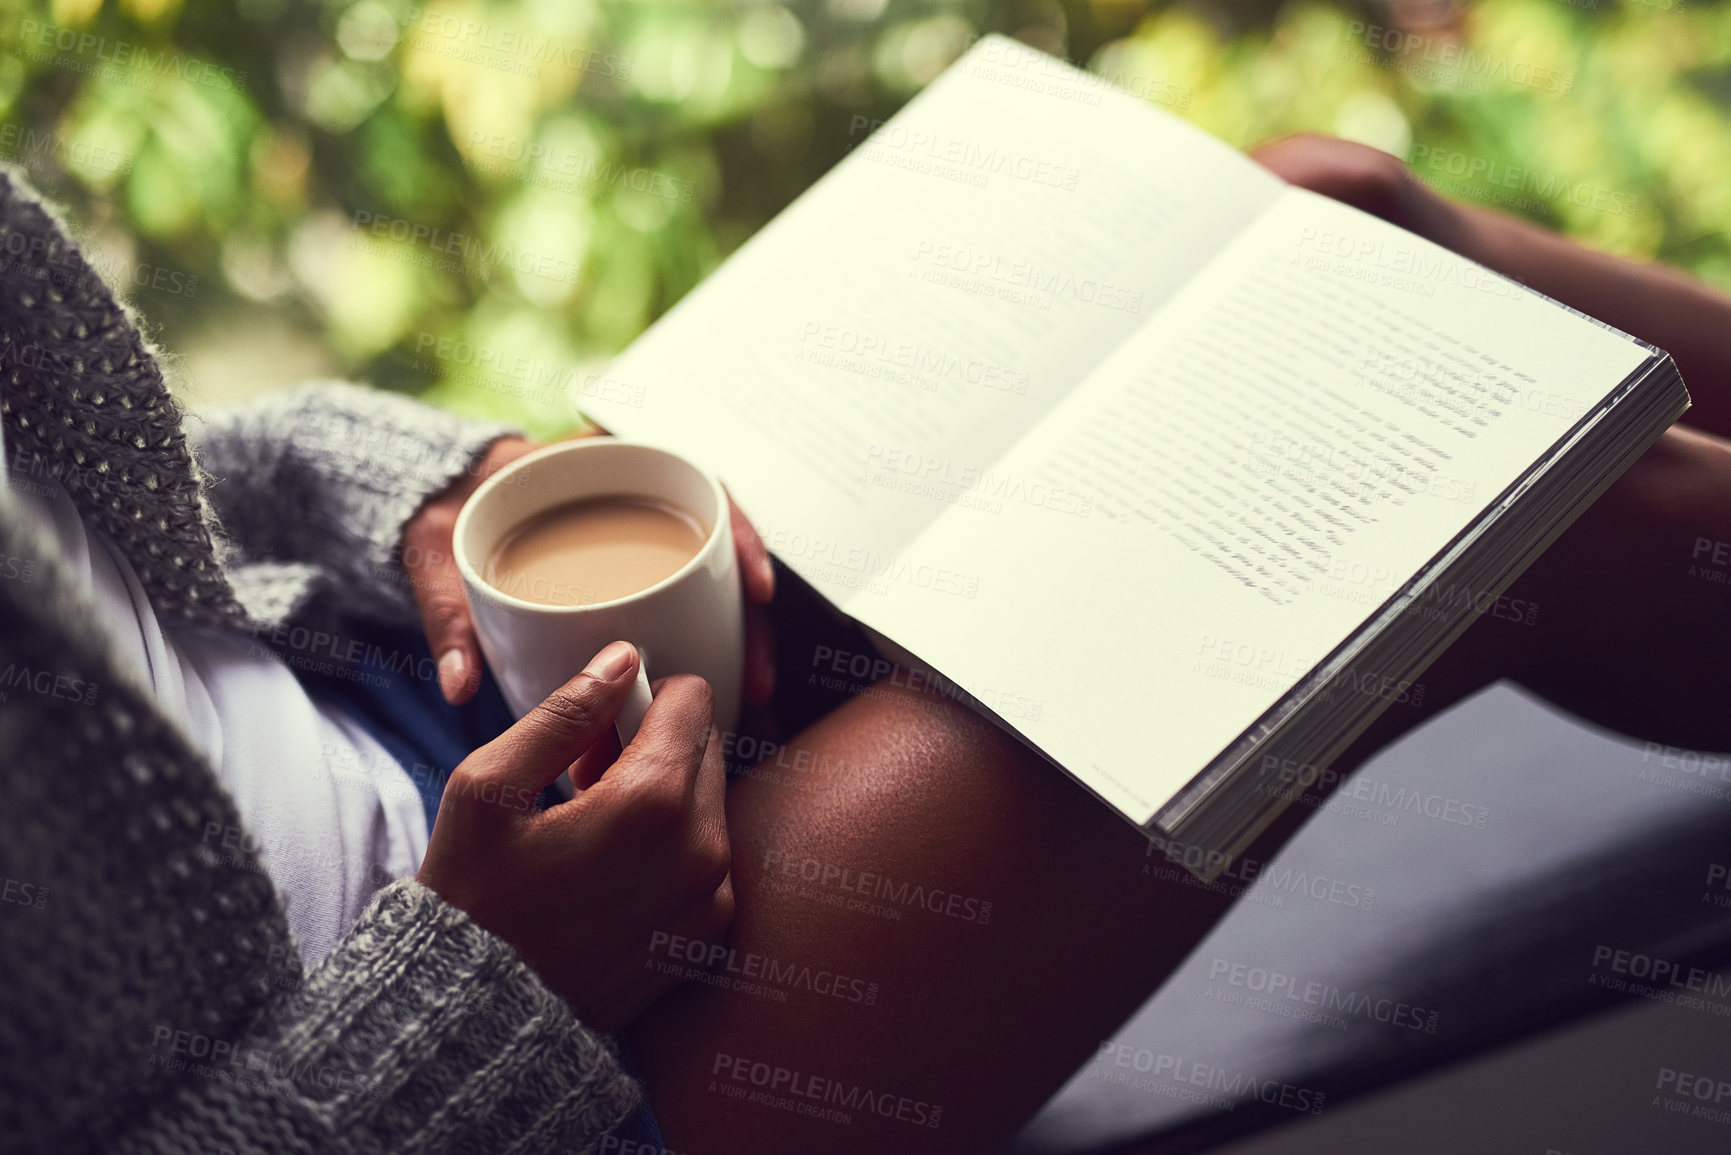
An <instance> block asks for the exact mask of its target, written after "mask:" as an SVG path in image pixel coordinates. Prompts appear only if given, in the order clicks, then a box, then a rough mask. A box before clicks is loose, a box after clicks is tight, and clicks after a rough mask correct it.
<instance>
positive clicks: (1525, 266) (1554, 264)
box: [1432, 204, 1731, 436]
mask: <svg viewBox="0 0 1731 1155" xmlns="http://www.w3.org/2000/svg"><path fill="white" fill-rule="evenodd" d="M1449 209H1450V211H1449V212H1447V213H1446V214H1443V215H1442V217H1441V218H1440V219H1439V224H1438V232H1437V234H1436V235H1434V236H1433V238H1432V239H1434V240H1436V241H1437V242H1438V243H1440V244H1443V245H1446V246H1447V247H1449V248H1451V249H1453V250H1455V251H1456V252H1458V253H1460V254H1461V255H1462V256H1465V257H1469V258H1471V259H1472V260H1475V261H1477V262H1478V263H1480V264H1482V265H1486V266H1488V267H1490V268H1492V269H1495V270H1497V271H1498V272H1500V273H1503V274H1505V275H1506V276H1510V277H1513V278H1514V279H1515V280H1517V281H1520V282H1522V283H1523V284H1525V285H1528V286H1530V287H1532V288H1534V289H1537V290H1538V291H1539V292H1541V293H1544V294H1545V295H1546V296H1549V297H1554V298H1556V299H1557V300H1559V301H1561V302H1563V303H1564V304H1566V305H1569V306H1572V307H1573V308H1576V309H1579V310H1580V311H1581V312H1583V313H1586V314H1587V315H1588V316H1591V317H1597V318H1598V319H1599V320H1601V321H1604V322H1606V323H1607V324H1610V325H1615V326H1616V327H1617V328H1619V329H1622V330H1623V331H1624V332H1627V333H1630V334H1632V335H1634V336H1636V337H1639V338H1641V339H1642V340H1643V341H1647V342H1649V343H1651V344H1654V345H1657V346H1658V347H1659V348H1661V349H1663V350H1665V351H1666V352H1667V353H1670V354H1671V356H1672V357H1673V358H1675V360H1676V362H1677V367H1678V369H1680V370H1681V371H1682V374H1683V381H1684V383H1685V384H1687V385H1688V387H1689V393H1690V396H1691V397H1692V398H1693V399H1694V402H1695V404H1694V408H1692V409H1691V410H1690V411H1689V413H1688V415H1687V416H1685V417H1684V419H1683V420H1684V421H1685V422H1686V423H1687V424H1690V425H1693V426H1695V427H1696V428H1699V429H1705V430H1708V431H1710V432H1713V433H1717V434H1719V435H1721V436H1731V297H1727V296H1725V295H1724V294H1722V293H1720V292H1718V291H1716V290H1714V289H1712V288H1709V287H1708V286H1707V285H1704V284H1702V283H1701V282H1700V281H1697V280H1695V279H1694V278H1692V277H1690V276H1688V275H1687V274H1685V273H1682V272H1680V271H1678V270H1676V269H1672V268H1667V267H1666V266H1663V265H1655V264H1643V263H1639V262H1636V261H1631V260H1627V259H1625V258H1622V257H1616V256H1612V255H1611V254H1609V253H1603V252H1599V251H1597V250H1594V249H1589V248H1586V247H1584V246H1582V245H1580V244H1579V243H1577V242H1575V241H1572V240H1570V239H1568V238H1567V237H1564V236H1561V235H1559V234H1557V233H1553V232H1550V231H1548V230H1546V229H1543V228H1540V227H1538V226H1537V225H1533V224H1529V223H1528V222H1526V221H1522V220H1519V219H1517V218H1515V217H1511V216H1508V215H1506V214H1503V213H1500V212H1495V211H1492V210H1489V209H1482V208H1473V207H1470V206H1466V205H1458V204H1450V206H1449Z"/></svg>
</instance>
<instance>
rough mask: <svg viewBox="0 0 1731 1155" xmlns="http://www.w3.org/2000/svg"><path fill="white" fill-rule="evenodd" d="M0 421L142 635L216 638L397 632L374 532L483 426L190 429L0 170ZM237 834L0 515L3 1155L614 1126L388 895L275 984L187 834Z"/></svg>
mask: <svg viewBox="0 0 1731 1155" xmlns="http://www.w3.org/2000/svg"><path fill="white" fill-rule="evenodd" d="M0 415H3V418H4V423H5V426H4V427H5V442H6V449H7V454H8V457H9V458H10V459H11V461H12V462H13V464H14V466H15V468H17V469H20V470H22V471H23V472H24V475H25V483H26V484H28V483H29V479H31V478H45V477H52V478H54V479H56V480H58V481H59V482H60V483H61V484H62V485H64V486H65V488H66V489H67V491H68V492H69V493H70V494H71V496H72V498H73V500H74V502H75V503H76V504H77V506H78V508H79V511H80V513H81V515H82V517H83V518H84V520H85V523H86V524H87V525H90V526H92V527H94V528H96V529H99V530H101V531H102V532H103V533H105V534H107V535H108V536H109V537H110V538H112V539H113V540H114V542H115V543H116V544H117V545H118V546H119V548H120V549H121V551H122V552H123V553H124V554H125V556H126V557H127V558H128V559H129V561H130V562H131V565H132V567H133V569H134V570H136V571H137V574H138V577H139V580H140V581H141V582H142V584H143V586H144V589H145V590H146V591H147V593H148V595H149V598H150V602H151V606H152V608H153V609H154V610H155V612H156V614H157V616H158V617H159V619H161V620H162V621H163V622H164V624H165V625H171V624H173V623H174V622H177V621H178V622H182V623H190V624H196V625H199V626H202V627H208V628H212V629H223V630H256V629H258V628H259V627H261V626H274V625H277V624H280V623H282V622H284V621H287V620H291V619H297V620H298V618H299V617H304V616H305V615H307V614H309V613H312V612H314V611H316V610H317V609H318V608H319V607H320V606H321V605H328V604H330V603H331V602H332V601H333V600H335V599H336V598H339V597H340V599H341V602H342V606H343V609H344V611H345V612H348V613H364V614H373V615H379V616H382V617H392V618H400V619H405V620H412V616H413V609H412V604H411V602H410V601H409V597H408V594H407V592H406V591H407V589H408V587H407V585H406V584H405V583H404V582H403V581H402V575H401V571H400V570H399V569H397V561H396V559H395V551H396V547H397V542H398V537H399V535H400V532H401V529H402V526H403V524H404V522H405V521H406V520H407V519H408V518H409V517H410V515H411V514H412V513H413V512H414V510H415V509H416V508H417V506H418V505H419V504H420V503H421V502H422V501H423V500H424V499H425V498H426V497H427V496H428V495H429V494H431V493H433V492H436V491H437V490H439V489H440V488H442V487H443V486H445V485H446V484H447V483H448V482H449V481H450V480H451V479H452V478H453V477H454V476H456V475H457V474H458V473H459V472H460V471H461V470H463V469H464V468H465V467H466V466H467V465H468V464H469V462H470V461H471V460H472V459H473V457H474V455H475V454H476V453H477V452H478V451H479V450H481V449H482V448H483V447H484V446H485V445H486V444H487V443H488V442H489V441H490V440H491V439H492V438H494V437H496V436H497V435H498V434H499V433H500V432H501V430H499V429H496V428H487V427H480V426H477V425H474V424H470V423H467V422H463V421H460V420H458V419H457V418H454V417H452V416H450V415H447V414H442V413H439V412H437V411H434V410H431V409H428V408H426V407H423V406H420V405H417V404H415V403H412V402H409V401H406V400H404V399H401V398H396V397H391V396H388V395H384V394H379V393H374V392H370V391H367V390H363V389H358V388H355V387H351V386H338V385H328V386H320V387H314V388H311V389H307V390H302V391H300V392H296V393H293V394H290V395H287V396H283V397H280V398H276V399H272V400H271V401H269V402H267V403H265V404H261V405H257V406H252V407H248V408H245V409H242V410H238V411H235V412H232V413H227V414H223V415H220V416H216V417H212V418H210V419H208V420H207V421H205V422H204V423H202V427H199V426H194V425H193V424H192V423H191V422H189V421H187V419H186V417H185V415H184V414H183V413H182V412H181V410H180V409H179V408H178V407H177V405H176V404H175V402H174V400H173V399H172V398H171V396H170V394H169V392H168V390H167V389H166V388H165V386H164V382H163V366H162V362H161V360H160V359H159V358H158V357H157V356H156V354H155V352H154V351H153V350H152V348H151V347H150V346H149V345H148V343H147V342H146V341H145V340H144V339H143V338H142V337H141V335H140V333H139V330H138V327H137V325H136V324H135V322H134V319H133V318H132V317H131V315H130V314H129V313H128V312H127V311H126V310H125V309H124V308H123V307H122V306H121V305H120V304H119V303H117V299H116V297H115V295H114V294H113V293H112V292H111V291H110V290H109V288H108V286H107V285H105V284H104V282H103V281H102V279H101V277H100V276H99V275H97V274H96V273H95V272H94V271H93V269H92V268H91V266H90V265H89V264H88V263H87V262H86V261H85V259H84V257H83V256H82V255H81V253H80V251H79V250H78V248H77V246H76V245H74V244H73V243H72V241H70V240H69V239H68V235H67V232H66V229H65V227H64V226H63V225H62V224H61V223H60V221H59V220H58V219H57V218H56V216H55V215H54V214H53V213H52V212H51V211H50V210H48V209H47V208H46V207H44V206H43V205H42V203H41V202H40V201H39V199H38V198H37V197H36V196H35V195H34V194H33V193H32V192H31V191H30V190H29V189H28V188H27V187H26V186H25V184H24V182H23V181H22V180H21V179H20V178H19V177H18V175H17V174H16V173H5V174H0ZM393 579H394V580H393ZM282 770H283V773H294V772H295V770H296V768H295V767H292V766H285V767H283V768H282ZM239 822H240V819H239V817H238V815H237V813H236V811H235V807H234V805H233V803H232V802H231V801H230V799H229V797H228V796H227V795H226V794H225V793H224V791H223V789H222V787H221V785H220V784H219V783H218V781H217V779H216V776H215V774H214V772H213V771H212V769H211V767H210V766H209V765H207V764H206V763H205V762H203V761H202V760H201V758H200V757H199V756H198V755H197V754H196V753H194V751H193V750H192V749H191V748H190V747H189V746H188V744H187V743H186V741H185V740H184V739H183V738H182V737H181V735H180V734H179V732H178V731H177V730H176V729H175V728H174V727H173V726H172V725H171V724H170V723H169V722H168V721H167V720H166V719H165V718H164V717H163V716H161V715H160V714H159V713H158V712H157V710H156V709H155V707H154V705H153V703H152V700H151V696H150V694H149V692H148V690H147V689H145V688H144V687H142V686H139V685H137V684H135V683H134V682H132V681H130V680H129V679H128V678H127V677H125V676H123V674H122V673H121V667H120V666H119V664H118V663H117V662H116V661H115V660H114V659H113V657H112V656H111V654H110V651H109V648H108V646H107V644H106V642H105V640H104V638H103V636H102V635H101V634H100V633H99V632H98V631H97V630H96V629H95V628H94V614H93V611H92V609H91V607H90V606H89V604H88V603H87V602H86V600H85V599H84V597H83V595H82V593H81V591H80V590H78V589H77V588H76V587H75V586H74V585H73V584H72V583H71V581H70V580H69V577H68V571H67V570H66V568H65V566H64V563H63V562H62V561H61V560H60V558H59V556H58V554H57V552H56V550H55V548H54V546H53V545H52V543H51V542H50V541H49V540H48V539H47V538H46V537H45V536H44V535H43V534H42V533H41V532H39V531H38V529H37V528H36V527H35V526H33V525H32V524H31V523H29V522H28V521H27V520H26V519H25V517H24V516H23V514H22V511H21V510H20V509H19V508H18V505H17V503H16V502H15V501H12V500H6V499H0V1150H4V1151H54V1152H68V1151H87V1150H117V1151H153V1152H193V1151H198V1152H223V1151H234V1152H240V1151H248V1152H279V1151H280V1152H290V1151H293V1152H303V1151H304V1152H312V1151H318V1152H324V1151H330V1152H385V1151H416V1152H477V1153H481V1152H485V1153H488V1155H492V1153H496V1152H530V1151H535V1152H541V1151H548V1152H576V1151H583V1150H589V1149H592V1148H593V1147H595V1146H597V1145H598V1142H599V1140H600V1138H601V1136H602V1135H604V1134H605V1132H606V1131H607V1130H608V1129H609V1128H611V1127H612V1126H614V1125H615V1124H616V1123H617V1122H618V1121H619V1120H620V1119H621V1118H622V1117H623V1116H624V1115H625V1114H626V1113H627V1112H628V1111H629V1110H630V1108H631V1107H632V1106H633V1104H634V1103H635V1101H636V1098H637V1095H638V1090H637V1088H636V1086H635V1084H633V1083H632V1082H631V1081H630V1080H629V1079H628V1078H627V1077H626V1076H625V1075H624V1074H623V1072H622V1071H621V1069H620V1067H619V1064H618V1061H617V1058H616V1056H615V1054H614V1052H613V1050H612V1049H611V1045H610V1044H609V1043H608V1041H606V1040H605V1039H603V1038H601V1037H600V1036H598V1035H596V1034H595V1033H593V1032H591V1031H589V1030H587V1029H585V1028H584V1027H583V1026H582V1025H581V1024H579V1023H578V1022H576V1021H575V1020H574V1019H573V1017H572V1015H571V1013H570V1011H569V1009H568V1008H567V1007H566V1005H565V1004H564V1002H563V1001H562V1000H560V999H559V998H557V997H556V996H554V995H553V994H552V993H551V992H550V991H549V990H548V989H547V988H546V987H545V986H543V985H542V983H541V982H540V980H539V979H538V978H537V977H536V976H535V975H534V974H533V973H531V972H530V971H529V969H528V968H527V967H525V966H524V965H523V963H522V962H521V961H520V960H519V959H518V958H517V957H516V955H515V954H514V953H513V951H512V950H511V948H510V947H509V946H507V945H506V944H505V943H503V942H502V941H500V940H499V939H497V938H494V937H493V936H492V935H490V934H488V933H487V932H485V931H483V930H481V929H480V928H479V927H477V926H476V925H475V924H474V923H473V922H471V921H470V920H469V919H468V918H467V917H466V916H465V915H464V914H462V912H460V911H458V910H457V909H455V908H454V907H452V906H450V905H448V904H447V903H445V902H444V901H443V900H441V899H440V898H439V897H438V896H437V895H435V894H433V893H432V892H431V891H429V890H427V889H425V888H424V887H421V886H419V885H417V884H415V883H413V882H400V883H397V884H395V885H393V886H390V887H388V888H387V889H385V890H383V891H381V892H380V893H379V894H378V895H377V896H376V898H375V900H374V901H373V903H372V905H371V906H370V907H369V908H368V910H367V911H366V912H365V913H364V914H363V915H362V916H361V918H360V920H359V921H358V923H356V925H355V926H354V928H353V929H352V930H351V932H350V933H349V934H348V935H347V937H346V938H344V939H343V940H342V941H341V942H340V943H339V944H338V946H337V948H336V949H335V950H334V951H333V952H332V954H331V956H330V957H329V958H328V959H327V960H326V961H325V962H324V963H323V964H322V965H320V966H319V968H318V969H317V970H316V971H315V972H314V973H312V974H310V975H303V974H302V973H301V968H300V963H299V960H298V955H297V953H296V951H295V949H294V945H293V943H292V942H291V941H290V935H289V929H288V926H287V923H286V922H285V921H284V918H283V910H282V902H281V899H280V898H279V896H278V895H277V893H276V892H275V891H274V890H273V889H272V887H271V885H270V882H269V881H268V879H267V877H266V876H265V875H264V874H263V873H262V872H261V871H260V870H259V869H258V868H257V864H256V862H253V861H248V860H245V859H244V858H243V859H241V860H239V861H237V860H236V858H235V856H234V854H233V850H232V848H233V845H234V840H232V839H230V840H227V841H226V842H224V841H222V840H213V839H211V838H210V836H209V831H211V830H213V829H215V830H228V829H231V828H233V827H236V826H238V825H239Z"/></svg>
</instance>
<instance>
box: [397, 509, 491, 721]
mask: <svg viewBox="0 0 1731 1155" xmlns="http://www.w3.org/2000/svg"><path fill="white" fill-rule="evenodd" d="M418 528H419V527H418ZM439 529H440V526H439V525H429V526H426V527H425V528H424V529H423V531H422V532H418V533H416V534H415V537H414V540H412V541H410V542H407V543H406V544H405V545H404V547H403V569H404V570H405V571H406V572H407V573H408V575H409V588H410V589H411V590H412V591H414V595H415V605H416V607H417V608H418V609H419V610H420V613H421V628H422V629H423V630H424V631H425V632H426V635H427V645H428V646H429V647H430V648H431V650H432V652H433V658H434V660H435V661H436V662H437V663H438V673H439V692H440V693H441V694H443V695H444V697H445V701H447V702H449V703H451V705H453V706H460V705H462V704H463V703H464V702H467V701H468V700H469V699H470V698H473V697H474V696H475V691H476V690H477V689H479V688H480V685H481V643H480V641H479V639H477V638H476V636H475V623H474V620H473V619H472V618H471V617H470V616H469V599H468V596H467V595H466V594H465V593H464V592H463V576H462V574H460V573H458V572H457V559H456V558H455V557H454V556H452V551H451V549H450V548H449V546H450V542H451V537H450V535H449V534H448V533H440V532H438V530H439ZM429 539H431V540H430V541H429Z"/></svg>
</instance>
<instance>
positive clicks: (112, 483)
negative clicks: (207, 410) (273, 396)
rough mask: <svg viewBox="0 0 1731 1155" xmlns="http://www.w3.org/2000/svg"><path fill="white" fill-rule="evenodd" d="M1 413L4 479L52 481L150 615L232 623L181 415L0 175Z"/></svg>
mask: <svg viewBox="0 0 1731 1155" xmlns="http://www.w3.org/2000/svg"><path fill="white" fill-rule="evenodd" d="M0 415H3V418H4V420H5V422H6V448H7V452H8V454H9V456H10V457H11V459H12V462H13V465H14V468H18V469H22V470H23V471H25V472H26V473H27V474H29V475H31V476H33V477H44V476H46V477H52V478H54V479H55V480H57V481H59V482H60V484H61V485H63V486H65V487H66V490H67V492H68V493H69V494H71V496H72V500H73V501H74V502H75V503H76V504H77V506H78V512H79V514H80V515H81V516H82V517H83V518H84V520H85V523H86V524H88V525H91V526H93V527H95V528H97V529H100V530H101V531H102V532H103V533H105V534H107V535H108V536H109V537H110V538H111V539H113V541H114V542H115V544H116V545H118V546H119V547H120V549H121V552H123V553H124V554H125V555H126V558H127V560H128V561H129V562H131V563H132V568H133V569H134V570H135V571H137V573H138V578H139V581H141V582H142V583H143V584H144V588H145V589H146V590H148V591H149V592H150V597H151V604H152V605H153V606H155V607H156V608H157V612H158V613H161V614H166V615H172V616H175V617H182V618H187V619H191V620H202V621H233V620H235V619H237V618H239V617H240V616H241V612H242V611H241V607H240V603H239V602H237V601H236V600H235V598H234V594H233V591H232V590H230V589H229V586H228V583H227V581H226V580H224V578H223V574H222V570H221V568H220V567H219V566H218V564H217V557H216V550H215V547H214V545H213V543H212V541H211V535H210V532H209V530H208V529H207V527H206V525H205V511H204V509H203V503H202V501H201V499H200V497H201V495H200V492H199V485H198V480H197V477H196V474H195V472H194V468H193V462H192V454H191V453H190V451H189V450H188V449H187V444H186V437H185V435H184V434H183V433H182V432H181V412H180V407H179V406H178V405H177V404H176V403H175V401H174V399H173V397H172V396H170V395H169V392H168V389H167V387H166V386H165V385H164V384H163V380H162V369H161V366H160V365H159V364H158V362H157V360H156V358H155V357H154V356H152V355H151V353H150V351H149V349H147V348H146V346H145V343H144V340H143V338H142V337H141V336H140V335H139V331H138V327H137V326H136V325H134V324H133V323H132V320H131V318H130V317H129V316H128V315H127V313H126V310H125V309H124V308H122V307H121V305H120V304H119V302H118V301H117V300H116V298H115V296H114V294H113V293H111V292H110V291H109V288H108V286H107V284H106V283H105V282H104V281H103V279H102V277H101V276H100V275H98V274H97V272H96V271H95V270H94V269H92V268H91V267H90V264H89V262H87V261H86V260H85V259H84V255H83V253H81V252H80V251H79V250H78V248H77V246H76V245H74V244H73V243H72V242H71V241H70V240H69V239H67V236H66V233H65V231H64V230H63V229H61V228H60V226H59V223H58V222H57V221H56V220H55V219H54V217H53V216H52V214H50V213H49V211H48V210H47V209H46V208H45V207H44V206H43V205H42V204H41V202H39V201H38V200H37V199H36V198H35V197H34V196H33V195H31V194H30V193H29V191H28V190H27V188H26V187H25V186H24V184H23V182H22V181H21V180H20V179H19V178H18V177H17V176H16V175H15V174H12V173H0Z"/></svg>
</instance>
